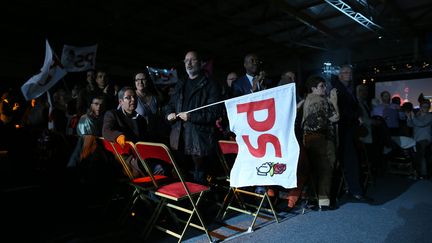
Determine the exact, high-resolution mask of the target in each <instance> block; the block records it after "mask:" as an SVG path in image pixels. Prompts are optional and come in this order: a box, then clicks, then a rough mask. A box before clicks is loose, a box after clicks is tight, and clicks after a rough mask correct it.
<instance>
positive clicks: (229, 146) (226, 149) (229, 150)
mask: <svg viewBox="0 0 432 243" xmlns="http://www.w3.org/2000/svg"><path fill="white" fill-rule="evenodd" d="M218 143H219V148H220V150H221V152H222V154H237V153H238V144H237V142H236V141H231V140H219V141H218Z"/></svg>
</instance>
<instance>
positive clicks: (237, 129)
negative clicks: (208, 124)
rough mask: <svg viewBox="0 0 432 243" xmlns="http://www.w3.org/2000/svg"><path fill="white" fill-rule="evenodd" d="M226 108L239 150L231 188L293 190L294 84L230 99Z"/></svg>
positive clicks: (296, 147)
mask: <svg viewBox="0 0 432 243" xmlns="http://www.w3.org/2000/svg"><path fill="white" fill-rule="evenodd" d="M225 106H226V109H227V113H228V119H229V123H230V130H231V131H232V132H234V133H235V134H236V141H237V144H238V146H239V151H238V154H237V158H236V160H235V163H234V166H233V168H232V170H231V175H230V184H231V186H233V187H243V186H265V185H280V186H283V187H285V188H294V187H296V186H297V176H296V172H297V161H298V157H299V153H300V151H299V145H298V142H297V139H296V136H295V133H294V122H295V117H296V95H295V84H294V83H291V84H286V85H282V86H278V87H275V88H272V89H267V90H263V91H260V92H256V93H252V94H248V95H243V96H240V97H237V98H233V99H229V100H226V101H225Z"/></svg>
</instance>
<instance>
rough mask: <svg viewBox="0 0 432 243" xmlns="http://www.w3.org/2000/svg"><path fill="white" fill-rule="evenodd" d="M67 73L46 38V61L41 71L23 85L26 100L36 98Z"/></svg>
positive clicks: (22, 89)
mask: <svg viewBox="0 0 432 243" xmlns="http://www.w3.org/2000/svg"><path fill="white" fill-rule="evenodd" d="M66 74H67V72H66V70H65V69H64V68H63V65H62V64H61V63H60V60H59V59H58V58H57V56H56V55H55V53H53V51H52V49H51V46H50V45H49V43H48V40H46V50H45V61H44V64H43V67H42V68H41V72H40V73H39V74H36V75H34V76H33V77H31V78H30V79H29V80H27V82H26V83H25V84H23V86H21V92H22V93H23V95H24V97H25V99H26V100H31V99H35V98H37V97H39V96H40V95H41V94H43V93H45V92H46V91H47V90H49V89H50V88H51V87H52V86H54V85H55V84H56V83H57V82H58V81H59V80H60V79H61V78H63V77H64V76H65V75H66Z"/></svg>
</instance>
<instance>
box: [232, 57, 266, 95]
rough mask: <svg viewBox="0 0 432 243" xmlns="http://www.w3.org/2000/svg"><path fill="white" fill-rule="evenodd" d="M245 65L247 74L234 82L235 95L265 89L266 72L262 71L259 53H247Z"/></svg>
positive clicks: (233, 90)
mask: <svg viewBox="0 0 432 243" xmlns="http://www.w3.org/2000/svg"><path fill="white" fill-rule="evenodd" d="M243 66H244V68H245V70H246V74H245V75H244V76H243V77H240V78H239V79H237V80H236V81H234V82H233V83H232V86H231V89H232V94H233V96H234V97H237V96H241V95H245V94H250V93H253V92H257V91H260V90H263V89H265V84H266V83H265V82H266V73H265V71H262V69H261V67H262V61H261V60H260V59H259V57H258V55H257V54H254V53H251V54H247V55H246V56H245V58H244V63H243Z"/></svg>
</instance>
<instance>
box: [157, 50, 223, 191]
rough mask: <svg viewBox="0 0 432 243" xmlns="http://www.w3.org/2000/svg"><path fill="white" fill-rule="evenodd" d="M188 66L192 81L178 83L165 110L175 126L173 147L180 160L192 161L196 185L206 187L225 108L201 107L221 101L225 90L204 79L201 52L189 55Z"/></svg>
mask: <svg viewBox="0 0 432 243" xmlns="http://www.w3.org/2000/svg"><path fill="white" fill-rule="evenodd" d="M184 63H185V69H186V72H187V74H188V77H187V78H186V80H179V81H178V82H177V85H176V87H175V91H174V94H173V95H172V96H171V99H170V101H169V103H168V105H167V106H166V107H165V117H166V119H167V120H168V121H169V122H171V124H172V127H171V134H170V145H171V148H172V149H173V150H174V151H176V155H177V156H178V157H180V158H181V157H183V155H185V156H190V157H191V158H192V161H193V163H194V167H195V168H194V178H193V179H194V181H195V182H197V183H204V184H206V183H207V181H206V177H207V169H208V167H209V165H208V163H209V161H210V158H211V157H210V156H211V155H214V153H215V151H216V145H217V143H216V142H217V141H216V135H215V122H216V119H217V118H218V117H220V116H221V112H222V107H221V106H220V105H212V106H209V107H206V108H201V107H202V106H206V105H209V104H213V103H215V102H218V101H220V99H221V89H220V86H219V84H218V83H217V82H215V81H214V80H212V79H210V78H209V77H207V76H205V75H204V72H203V65H204V63H203V60H202V58H201V56H200V55H199V54H198V53H197V52H195V51H190V52H188V53H187V54H186V56H185V59H184ZM196 108H200V109H196ZM194 109H196V110H194ZM183 158H184V157H183ZM183 161H186V160H183Z"/></svg>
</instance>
